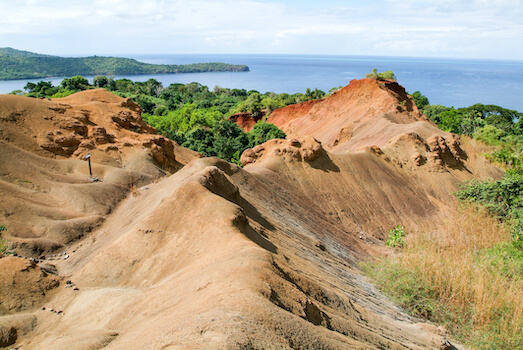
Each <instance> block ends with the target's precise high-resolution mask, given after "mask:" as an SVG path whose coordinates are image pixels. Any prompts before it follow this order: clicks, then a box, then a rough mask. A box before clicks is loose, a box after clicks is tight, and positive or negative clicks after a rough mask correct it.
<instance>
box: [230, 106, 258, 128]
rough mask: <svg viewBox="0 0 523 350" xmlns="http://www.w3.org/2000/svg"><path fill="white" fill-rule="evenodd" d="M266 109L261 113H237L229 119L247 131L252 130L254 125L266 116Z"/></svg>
mask: <svg viewBox="0 0 523 350" xmlns="http://www.w3.org/2000/svg"><path fill="white" fill-rule="evenodd" d="M265 114H266V111H265V110H263V111H261V112H260V114H259V115H253V114H252V113H250V112H246V113H235V114H233V115H231V116H230V117H229V120H230V121H232V122H233V123H236V124H237V125H238V126H239V127H240V128H242V129H243V131H245V132H249V131H251V129H252V128H253V126H254V125H255V124H256V123H257V122H258V121H260V120H262V119H263V117H264V116H265Z"/></svg>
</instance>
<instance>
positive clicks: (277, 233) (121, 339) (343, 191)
mask: <svg viewBox="0 0 523 350" xmlns="http://www.w3.org/2000/svg"><path fill="white" fill-rule="evenodd" d="M394 89H396V90H398V88H397V87H394ZM394 89H392V90H391V89H389V88H387V85H386V84H385V87H384V86H381V85H379V83H376V82H373V81H367V80H364V81H361V82H356V83H351V86H349V87H347V88H345V89H344V90H342V92H339V93H337V94H335V95H334V96H332V97H330V98H329V99H326V100H322V101H316V102H309V103H306V104H303V105H297V106H290V107H287V108H286V109H282V110H279V111H277V112H275V113H276V114H273V115H271V118H274V120H276V122H277V123H279V126H280V127H281V128H283V129H284V130H285V131H286V132H287V133H289V134H290V135H291V138H289V139H287V140H272V141H269V142H267V143H265V144H263V145H260V146H257V147H255V148H254V149H252V150H248V151H246V152H244V154H243V155H242V162H243V163H244V164H245V165H246V166H245V168H243V169H242V168H239V167H237V166H235V165H232V164H229V163H227V162H224V161H222V160H219V159H217V158H203V159H200V158H198V157H197V155H195V154H194V153H192V152H190V151H188V150H183V149H181V148H180V147H178V146H177V145H176V144H174V143H171V142H168V140H165V139H163V138H161V137H160V136H158V135H153V134H150V133H149V132H154V130H149V129H148V128H147V126H146V125H144V124H143V122H141V119H140V118H139V109H138V108H137V107H136V105H134V104H132V103H131V102H130V101H128V100H122V99H120V98H118V97H116V96H114V95H111V94H109V93H107V92H104V91H101V90H98V91H90V92H86V93H81V94H75V95H72V96H70V97H68V98H65V99H62V100H59V101H47V100H27V99H20V98H17V97H4V96H2V97H0V98H5V100H4V101H5V103H3V104H0V106H2V107H1V108H2V113H1V114H0V116H1V118H0V122H1V123H2V128H1V130H2V140H3V141H2V143H1V144H0V155H2V157H4V158H3V159H2V164H7V163H6V162H9V165H8V166H9V168H6V170H5V171H4V172H3V175H2V178H1V182H0V184H1V185H2V186H3V187H4V188H6V189H9V190H10V191H11V192H7V191H6V192H4V191H2V195H3V196H5V198H6V202H5V203H8V204H9V206H10V207H9V208H10V209H8V211H6V213H8V214H9V215H4V218H2V219H3V220H4V221H1V222H0V224H3V223H4V222H5V223H6V227H7V228H8V231H7V232H8V234H9V235H10V236H8V238H9V239H10V240H12V241H15V242H17V243H18V244H19V245H18V248H17V249H21V248H23V244H26V246H27V245H29V243H30V242H38V244H36V243H31V244H33V246H35V247H38V249H36V248H33V249H32V251H33V252H40V251H49V250H52V249H54V250H55V251H58V252H60V255H59V256H47V257H46V259H42V261H33V262H30V261H28V260H27V259H22V258H15V257H10V258H1V259H0V273H2V280H3V281H5V282H4V284H0V295H2V296H4V295H5V296H6V298H5V299H2V300H3V303H2V302H0V315H3V316H1V317H0V346H18V345H22V346H23V349H67V348H75V349H101V348H107V349H187V348H193V349H427V348H428V349H430V348H434V349H437V348H440V346H441V345H442V344H443V343H445V341H446V340H445V337H444V336H442V334H441V333H440V332H439V331H438V329H436V328H435V327H433V326H431V325H427V324H423V323H419V320H415V319H411V318H410V317H408V316H406V315H405V314H403V313H402V312H401V310H398V309H397V308H396V307H395V306H394V305H392V304H391V303H390V302H389V301H387V299H386V298H385V297H383V296H382V295H381V294H380V293H379V292H378V291H377V290H375V289H374V288H373V287H372V286H371V285H370V284H368V282H367V281H366V280H365V278H364V277H362V276H361V275H360V274H359V272H358V269H357V265H356V263H357V262H358V261H360V260H361V259H362V258H364V257H368V256H369V255H376V254H380V253H381V252H382V251H383V249H384V248H383V240H384V238H385V233H386V232H387V230H388V229H390V228H392V227H393V226H395V225H397V224H400V223H401V224H404V225H407V226H409V227H415V226H421V225H424V224H437V221H438V220H439V219H440V218H441V210H442V209H444V208H445V207H446V206H447V205H448V203H449V201H452V200H453V199H452V195H451V194H450V192H452V191H453V190H455V189H456V186H457V183H458V182H459V181H462V180H464V179H468V178H474V177H483V176H494V177H496V176H500V174H501V172H500V171H499V170H497V169H496V168H494V167H492V166H491V165H490V164H488V163H486V162H485V160H484V159H482V158H481V157H479V156H477V155H475V154H474V153H473V152H472V151H471V150H468V149H467V147H466V145H462V144H461V143H460V140H459V139H458V138H457V137H456V136H454V135H450V134H447V133H443V132H441V131H440V130H438V129H437V128H436V127H435V126H434V125H433V124H432V123H430V122H428V121H426V120H424V117H423V116H422V115H420V114H419V113H418V112H416V109H415V106H414V105H412V106H411V107H409V108H410V109H411V111H409V110H405V111H400V109H401V108H403V107H404V106H408V105H409V104H408V103H409V102H408V101H407V100H408V99H409V98H408V96H406V95H405V101H407V102H405V103H401V101H400V100H399V99H398V96H403V95H402V94H401V90H399V91H400V92H397V91H396V90H394ZM365 96H367V97H365ZM356 97H357V99H356V100H353V99H354V98H356ZM365 101H367V102H365ZM398 101H399V102H398ZM365 103H367V105H365ZM362 104H363V105H362ZM50 107H52V108H50ZM371 107H372V108H374V112H375V114H372V113H371V112H372V108H371ZM53 108H54V109H53ZM55 109H56V110H55ZM355 111H360V112H361V113H360V112H358V113H359V114H358V113H356V112H355ZM362 111H363V112H362ZM394 111H396V112H394ZM121 112H122V113H121ZM123 113H126V114H123ZM79 114H81V115H83V116H84V117H86V118H87V119H84V118H83V117H81V116H80V115H79ZM318 116H322V118H319V117H318ZM38 118H40V119H41V120H40V119H38ZM46 118H47V119H46ZM33 119H35V120H37V121H36V122H35V121H32V120H33ZM77 122H78V123H81V124H82V125H85V126H86V127H87V132H85V131H82V130H84V129H83V128H81V129H80V126H79V125H80V124H78V123H77ZM70 123H73V124H74V125H78V127H75V128H76V129H78V130H80V131H81V133H80V134H79V133H78V131H77V130H76V129H75V128H70V127H67V126H66V125H69V124H70ZM329 123H332V124H331V127H330V128H329V127H328V124H329ZM326 124H327V125H326ZM62 125H64V126H65V127H62ZM348 125H352V126H354V132H353V133H352V134H351V137H347V138H343V137H342V138H339V141H338V142H337V143H336V144H334V142H332V144H329V142H328V141H327V140H330V139H333V140H335V139H336V137H338V135H340V130H342V129H343V128H346V127H347V126H348ZM376 125H378V126H379V127H378V129H376V130H380V132H381V133H380V134H377V135H375V136H374V138H372V137H371V130H373V128H375V127H376ZM99 127H103V128H104V130H105V133H104V132H97V130H100V129H98V128H99ZM56 131H60V133H58V132H56ZM101 135H105V136H103V137H102V136H101ZM66 139H67V140H71V139H74V140H76V141H74V142H73V141H70V142H63V140H66ZM97 140H100V141H97ZM154 140H156V141H154ZM322 140H323V141H322ZM78 141H79V142H78ZM111 141H112V142H111ZM319 141H322V142H321V143H320V142H319ZM55 145H56V146H55ZM71 145H72V146H71ZM82 145H83V146H82ZM154 146H157V147H154ZM87 152H90V154H91V157H92V159H93V162H94V167H93V170H94V173H95V176H97V177H99V178H100V179H101V180H102V181H98V182H92V180H91V179H89V178H87V176H86V174H87V164H86V163H85V161H83V160H80V159H81V158H82V157H83V156H84V155H85V154H86V153H87ZM155 154H156V156H155ZM162 155H163V157H161V156H162ZM4 159H5V162H4ZM25 169H27V170H25ZM167 172H169V173H171V175H170V176H166V177H162V175H164V174H166V173H167ZM20 178H21V179H29V181H30V182H27V181H18V182H17V181H16V179H20ZM153 180H154V181H153ZM129 184H131V185H132V184H134V186H131V185H129ZM145 184H147V185H146V186H145ZM76 185H79V186H76ZM31 186H34V188H32V187H31ZM41 188H44V189H46V190H45V191H44V190H41ZM4 193H5V194H4ZM55 203H57V204H56V205H55ZM27 208H32V209H27ZM51 215H55V216H51ZM91 217H92V218H91ZM81 220H83V221H82V222H87V223H88V224H89V225H87V226H85V227H88V229H85V228H83V227H84V226H81V225H79V224H78V225H77V226H74V227H73V228H71V229H69V230H66V229H62V230H60V229H58V228H57V227H64V225H65V223H67V224H69V223H70V222H71V221H74V222H75V223H76V222H77V221H81ZM89 220H98V221H89ZM48 221H53V222H58V223H60V226H57V227H52V229H51V228H47V230H45V229H41V228H42V227H43V228H46V227H50V226H47V225H49V224H48ZM17 225H18V226H17ZM23 225H26V226H23ZM17 227H21V228H20V229H19V228H17ZM23 227H27V228H28V229H27V230H28V231H23V230H22V228H23ZM39 230H40V231H39ZM21 232H28V233H26V236H27V237H20V235H21ZM40 233H42V235H41V236H38V235H37V234H40ZM79 233H80V234H79ZM87 233H88V235H87ZM81 235H86V236H85V238H84V239H83V240H80V241H79V240H77V238H78V237H79V236H81ZM44 240H45V242H51V243H48V245H49V246H46V245H45V244H44ZM50 246H52V247H50ZM26 250H27V249H26ZM64 282H65V283H64ZM30 285H31V286H33V287H34V286H37V287H38V288H33V289H32V292H30V293H29V294H30V295H31V296H32V297H31V298H28V299H27V300H28V302H27V303H25V304H24V303H23V302H22V299H25V298H22V299H21V298H19V297H16V295H21V294H20V293H19V291H20V290H22V289H24V290H26V292H27V290H28V288H27V287H28V286H30ZM37 293H38V295H36V294H37ZM4 300H5V301H4Z"/></svg>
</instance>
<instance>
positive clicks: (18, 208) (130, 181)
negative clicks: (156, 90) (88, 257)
mask: <svg viewBox="0 0 523 350" xmlns="http://www.w3.org/2000/svg"><path fill="white" fill-rule="evenodd" d="M140 113H141V111H140V107H139V106H138V105H137V104H135V103H134V102H132V101H131V100H129V99H123V98H120V97H118V96H116V95H114V94H112V93H110V92H108V91H106V90H102V89H100V90H90V91H85V92H81V93H77V94H74V95H72V96H69V97H66V98H62V99H56V100H47V99H42V100H39V99H32V98H27V97H20V96H12V95H0V164H2V169H1V170H2V171H1V174H0V189H1V191H0V193H1V194H0V196H1V200H2V208H1V213H0V215H2V224H4V225H6V227H7V228H8V229H7V231H5V232H3V235H4V237H6V238H8V239H9V240H10V241H11V242H12V243H13V244H14V245H15V247H16V249H17V250H18V251H19V252H20V253H23V254H24V255H27V256H32V257H39V256H40V255H41V254H46V253H48V252H51V251H56V250H59V249H60V248H61V247H62V246H63V245H64V244H68V243H70V242H72V241H74V240H76V239H78V238H80V237H82V236H84V235H85V234H87V233H88V232H90V231H92V230H93V229H94V228H95V227H97V226H99V224H100V223H101V222H102V221H103V220H104V219H105V217H106V215H108V214H109V213H110V212H111V211H112V210H113V209H114V208H115V206H116V205H117V203H118V202H119V201H121V200H122V199H123V198H125V197H126V196H127V194H128V193H129V192H130V191H133V190H134V189H135V188H137V187H140V186H143V185H145V184H147V183H150V182H151V181H154V180H156V179H158V178H160V177H162V176H165V175H167V174H170V173H172V172H175V171H177V170H178V169H180V168H181V167H182V166H183V164H185V163H186V162H187V161H188V160H190V159H193V158H195V157H196V156H197V155H196V154H195V152H191V151H189V150H187V149H184V148H182V147H180V146H178V145H177V144H176V143H174V142H172V141H170V140H168V139H166V138H164V137H163V136H159V135H157V134H156V130H155V129H153V128H152V127H150V126H149V125H147V124H145V123H144V122H143V121H142V119H141V116H140ZM87 154H90V157H91V162H92V173H93V177H90V176H89V169H88V164H87V161H84V160H82V159H83V158H84V157H85V156H86V155H87Z"/></svg>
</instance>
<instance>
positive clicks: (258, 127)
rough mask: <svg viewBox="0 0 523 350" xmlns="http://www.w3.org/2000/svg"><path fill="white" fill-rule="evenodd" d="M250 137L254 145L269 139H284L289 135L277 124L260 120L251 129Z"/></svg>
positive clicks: (252, 145)
mask: <svg viewBox="0 0 523 350" xmlns="http://www.w3.org/2000/svg"><path fill="white" fill-rule="evenodd" d="M249 137H250V139H251V147H254V146H256V145H259V144H262V143H264V142H266V141H268V140H272V139H284V138H286V137H287V135H286V134H285V133H284V132H283V131H282V130H280V129H279V128H278V127H277V126H276V125H274V124H271V123H267V122H264V121H259V122H258V123H256V124H255V125H254V126H253V128H252V129H251V131H249Z"/></svg>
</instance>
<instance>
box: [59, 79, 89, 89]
mask: <svg viewBox="0 0 523 350" xmlns="http://www.w3.org/2000/svg"><path fill="white" fill-rule="evenodd" d="M62 87H63V88H64V89H67V90H71V91H83V90H87V89H88V88H89V81H88V80H87V79H85V78H84V77H82V76H80V75H76V76H74V77H72V78H67V79H64V80H62Z"/></svg>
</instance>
